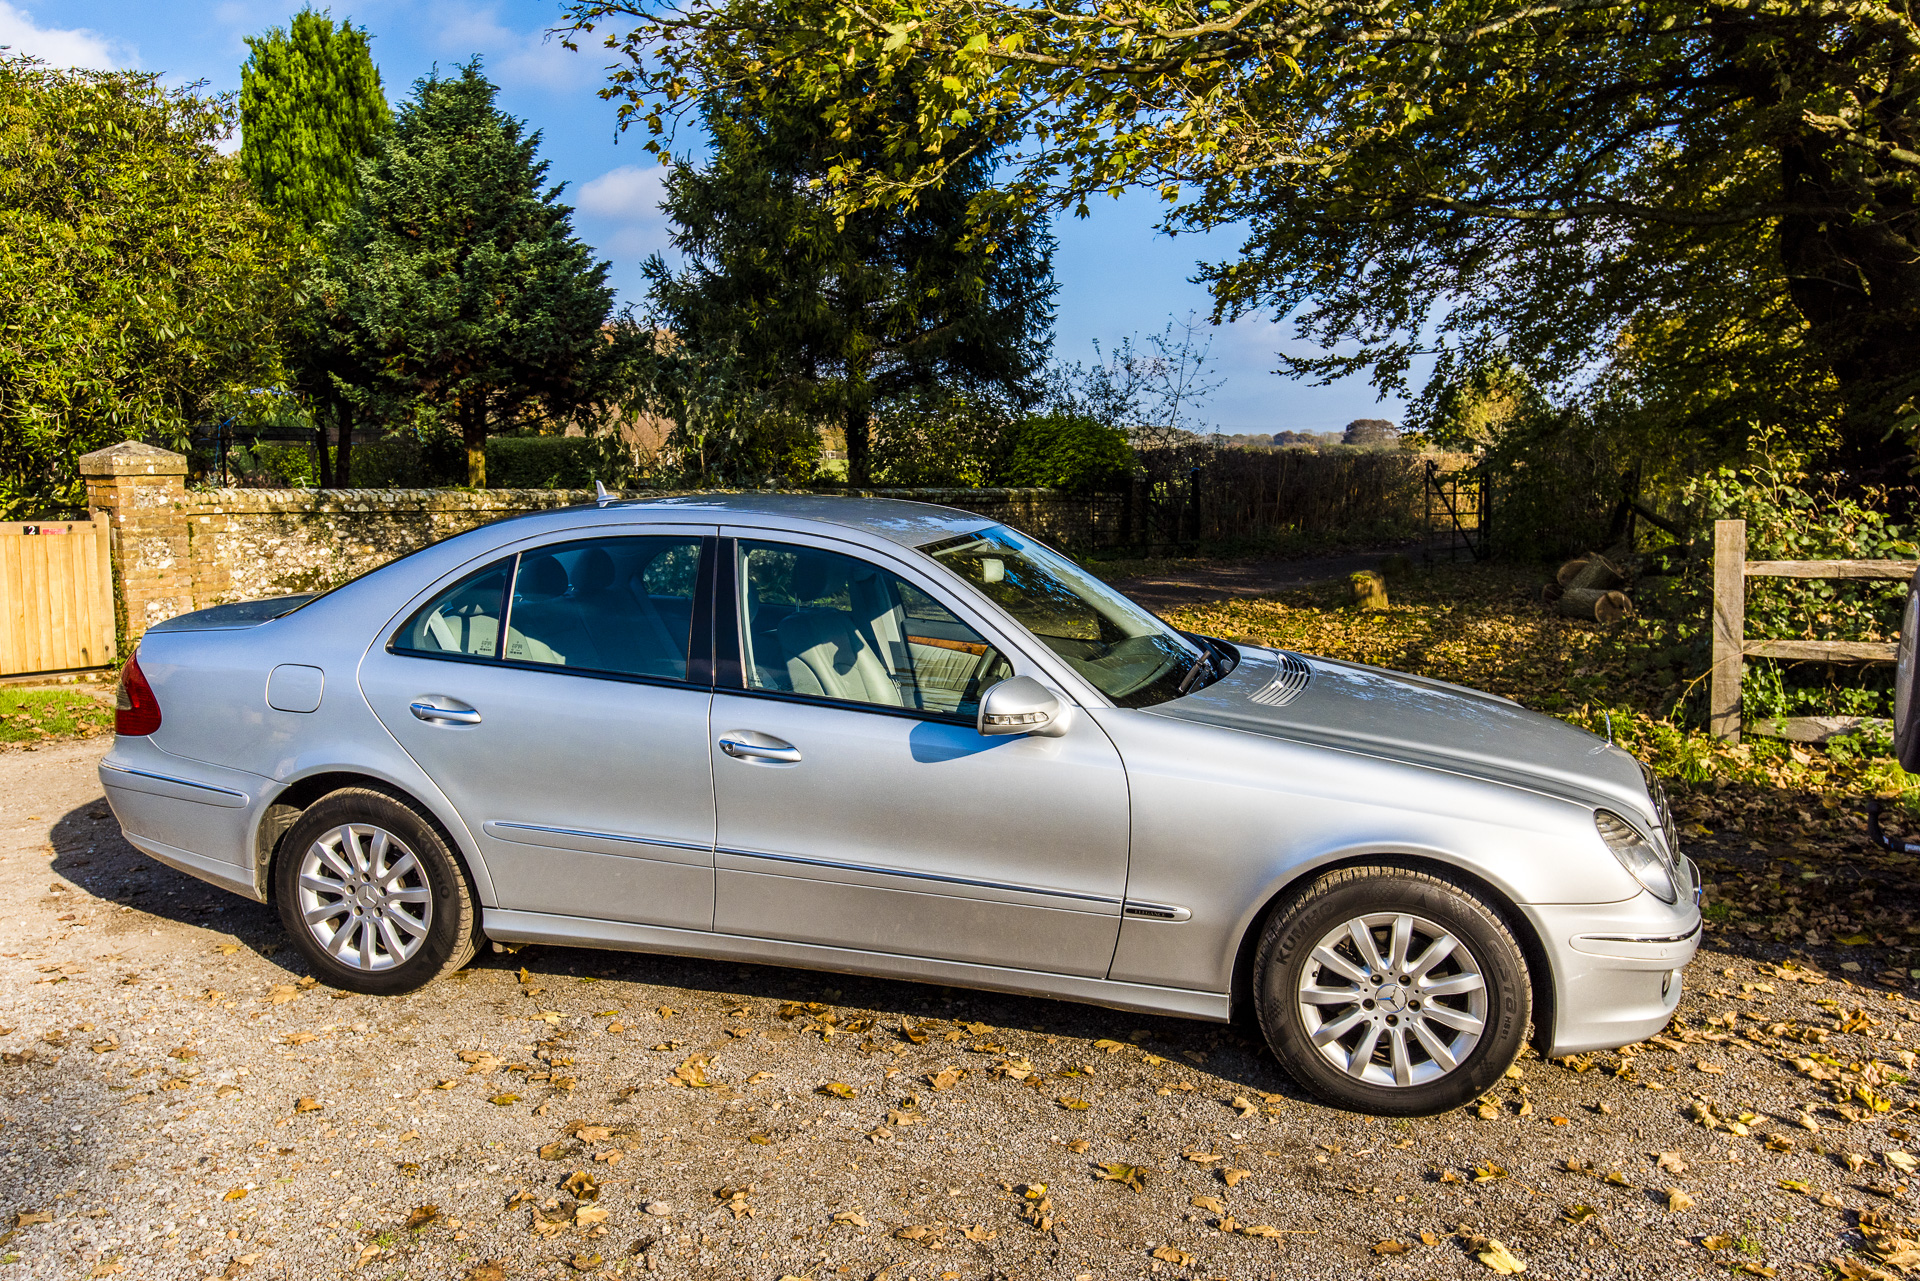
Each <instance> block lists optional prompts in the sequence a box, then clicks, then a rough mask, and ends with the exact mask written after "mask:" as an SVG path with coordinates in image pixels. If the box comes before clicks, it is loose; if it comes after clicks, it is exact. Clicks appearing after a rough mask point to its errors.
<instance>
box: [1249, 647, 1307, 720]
mask: <svg viewBox="0 0 1920 1281" xmlns="http://www.w3.org/2000/svg"><path fill="white" fill-rule="evenodd" d="M1275 669H1276V670H1275V671H1274V674H1273V679H1272V680H1270V681H1268V682H1267V683H1266V684H1265V685H1263V686H1261V687H1260V688H1259V689H1258V690H1256V691H1255V692H1254V693H1252V694H1249V695H1248V696H1247V697H1248V699H1249V701H1251V702H1255V703H1259V704H1261V705H1262V706H1265V707H1285V706H1286V705H1287V704H1288V703H1291V702H1292V701H1293V700H1294V699H1296V698H1298V697H1300V695H1301V693H1302V692H1303V691H1305V689H1306V688H1307V686H1308V685H1309V684H1311V683H1312V681H1313V668H1312V667H1310V666H1308V664H1307V660H1306V659H1304V658H1302V657H1300V655H1298V654H1290V653H1288V652H1287V651H1286V650H1284V649H1283V650H1281V651H1280V655H1279V658H1278V659H1277V660H1276V662H1275Z"/></svg>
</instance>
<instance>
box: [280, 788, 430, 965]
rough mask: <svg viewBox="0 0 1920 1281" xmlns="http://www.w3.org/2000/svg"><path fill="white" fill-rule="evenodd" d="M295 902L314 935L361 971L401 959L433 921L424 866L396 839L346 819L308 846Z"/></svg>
mask: <svg viewBox="0 0 1920 1281" xmlns="http://www.w3.org/2000/svg"><path fill="white" fill-rule="evenodd" d="M299 900H300V916H301V919H302V920H303V921H305V922H306V926H307V930H308V932H309V933H310V934H311V935H312V936H313V938H314V939H315V941H317V942H318V943H319V944H320V946H321V947H322V948H323V949H324V950H325V951H326V952H327V954H328V955H330V956H332V957H333V958H334V959H335V960H337V961H339V962H340V963H341V964H342V965H347V966H351V967H353V968H355V969H359V970H365V971H379V970H390V969H393V968H394V967H395V966H399V965H404V964H405V963H406V962H407V961H408V960H410V959H412V957H413V956H414V954H415V953H417V952H418V951H419V950H420V948H421V947H422V946H423V945H424V944H425V943H426V941H427V931H428V929H429V928H430V927H431V926H432V924H433V891H432V886H431V885H430V884H429V883H428V881H427V874H426V868H425V867H424V865H423V864H422V863H421V861H420V860H419V859H418V858H416V857H414V853H413V851H412V850H410V849H408V848H407V846H406V843H405V842H403V841H402V840H401V839H400V838H399V837H397V836H395V835H394V834H393V833H392V832H389V831H387V830H386V829H385V828H383V827H379V826H376V825H374V824H371V823H343V824H341V825H340V826H339V827H335V828H332V829H330V830H329V831H327V832H324V833H322V834H321V835H320V836H319V837H318V838H316V839H315V840H314V842H313V843H312V844H311V845H309V846H308V847H307V852H306V854H305V855H304V856H303V857H302V859H301V861H300V874H299Z"/></svg>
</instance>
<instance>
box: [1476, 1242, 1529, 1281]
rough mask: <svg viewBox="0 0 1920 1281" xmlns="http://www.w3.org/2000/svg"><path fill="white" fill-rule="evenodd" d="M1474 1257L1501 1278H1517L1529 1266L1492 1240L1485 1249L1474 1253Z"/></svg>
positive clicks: (1499, 1243)
mask: <svg viewBox="0 0 1920 1281" xmlns="http://www.w3.org/2000/svg"><path fill="white" fill-rule="evenodd" d="M1473 1257H1474V1258H1476V1259H1478V1260H1480V1262H1481V1263H1483V1264H1485V1265H1486V1266H1487V1270H1488V1271H1490V1272H1497V1273H1499V1274H1500V1275H1501V1276H1516V1275H1518V1274H1519V1273H1522V1272H1525V1271H1526V1270H1527V1265H1526V1264H1525V1263H1523V1262H1522V1261H1521V1260H1519V1259H1517V1258H1515V1257H1514V1255H1513V1252H1512V1251H1511V1250H1509V1249H1507V1247H1506V1246H1505V1245H1503V1244H1502V1243H1501V1242H1499V1241H1497V1240H1493V1239H1491V1238H1489V1239H1488V1240H1487V1242H1486V1245H1485V1246H1484V1247H1483V1248H1481V1249H1479V1250H1476V1251H1475V1252H1474V1256H1473Z"/></svg>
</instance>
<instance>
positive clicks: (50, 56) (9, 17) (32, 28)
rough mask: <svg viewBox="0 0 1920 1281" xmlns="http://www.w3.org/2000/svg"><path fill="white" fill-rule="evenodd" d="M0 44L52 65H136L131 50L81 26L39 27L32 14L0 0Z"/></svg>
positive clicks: (107, 68) (96, 66)
mask: <svg viewBox="0 0 1920 1281" xmlns="http://www.w3.org/2000/svg"><path fill="white" fill-rule="evenodd" d="M0 45H7V46H8V47H9V48H10V50H11V51H12V52H14V53H30V54H32V55H33V56H34V57H36V58H41V59H44V60H45V61H47V62H49V63H51V64H53V65H54V66H56V67H92V68H95V69H97V70H102V71H107V70H111V69H113V68H115V67H126V66H133V65H136V64H137V61H138V59H136V58H135V57H134V55H133V51H132V50H131V49H128V48H126V47H125V46H124V45H122V44H121V43H120V42H119V41H118V40H114V39H111V38H110V37H108V36H104V35H101V34H100V33H99V32H98V31H89V30H87V29H86V28H84V27H43V26H41V25H40V24H39V23H37V22H35V21H34V20H33V15H32V14H30V13H28V12H27V11H26V10H25V9H22V8H20V7H19V6H17V5H13V4H9V3H7V0H0Z"/></svg>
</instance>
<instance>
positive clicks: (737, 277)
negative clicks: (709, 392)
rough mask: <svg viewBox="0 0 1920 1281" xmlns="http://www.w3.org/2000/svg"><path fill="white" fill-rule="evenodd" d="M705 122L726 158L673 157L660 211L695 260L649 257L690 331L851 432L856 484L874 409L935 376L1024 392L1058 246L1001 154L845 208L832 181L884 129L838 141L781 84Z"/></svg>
mask: <svg viewBox="0 0 1920 1281" xmlns="http://www.w3.org/2000/svg"><path fill="white" fill-rule="evenodd" d="M776 79H777V77H776ZM763 90H764V86H763ZM703 118H704V120H705V123H706V126H707V129H708V131H709V133H710V134H711V136H712V139H713V155H712V158H711V160H710V161H709V162H708V163H707V164H705V165H704V166H696V165H694V164H692V163H691V162H682V163H679V164H676V165H675V166H674V168H673V172H672V174H671V176H670V177H669V178H668V180H667V196H666V200H665V201H664V202H663V206H662V207H663V208H664V209H665V210H666V212H667V214H668V215H669V216H670V217H671V218H672V219H673V221H674V223H675V230H674V232H673V243H674V245H675V246H676V247H677V248H678V249H679V250H680V251H681V252H682V253H683V254H684V255H685V258H686V265H685V267H684V268H683V269H682V270H681V271H679V272H677V273H676V272H673V271H671V270H670V269H669V268H668V267H667V265H666V263H665V262H664V261H663V260H662V259H661V258H659V257H658V256H657V255H656V256H655V257H654V258H653V259H652V260H651V261H650V262H649V263H648V264H647V274H648V277H649V279H650V280H651V281H652V296H653V302H654V306H655V307H656V309H657V310H658V314H659V319H660V321H661V322H662V323H663V324H664V325H666V326H667V327H668V328H669V329H670V330H671V331H672V332H673V334H674V335H675V337H676V339H677V340H679V341H680V342H683V343H685V344H686V345H687V346H689V347H691V348H695V349H700V348H708V347H712V346H714V345H716V344H736V345H737V352H738V358H739V360H740V362H741V365H742V367H743V372H745V373H746V374H747V376H748V377H749V378H751V379H752V380H754V381H755V382H757V383H758V385H760V386H761V387H763V388H764V389H766V390H767V391H768V392H769V393H770V394H771V395H773V396H774V397H775V399H776V400H778V401H779V402H780V403H781V404H783V405H785V406H787V407H788V408H789V409H791V410H793V411H794V412H796V413H798V414H800V415H801V416H803V417H807V418H811V419H814V420H817V421H832V422H837V423H840V424H842V425H844V427H845V430H846V439H847V459H848V471H849V479H850V480H851V481H852V483H854V484H856V485H863V484H867V483H869V482H870V480H871V479H872V477H873V473H874V468H873V466H872V460H871V458H870V452H869V451H870V446H871V437H872V430H871V429H872V423H873V419H874V415H875V412H876V407H877V406H883V405H885V404H887V403H888V402H890V401H893V400H898V399H900V398H902V397H906V396H909V395H910V394H918V393H926V392H929V391H930V390H931V389H932V388H933V387H934V386H935V385H936V384H941V385H943V386H944V387H945V388H946V389H947V390H949V391H956V392H957V391H966V390H972V391H982V390H985V389H995V390H997V391H998V392H999V393H1001V394H1003V395H1004V394H1012V395H1014V396H1016V397H1017V396H1018V395H1020V394H1022V389H1023V388H1024V387H1025V386H1026V385H1027V384H1028V382H1029V381H1030V380H1031V379H1032V377H1033V375H1034V374H1035V373H1036V372H1037V371H1038V370H1039V369H1040V367H1041V364H1042V362H1043V361H1044V358H1045V351H1046V346H1047V340H1048V336H1049V331H1050V328H1051V325H1052V318H1053V308H1052V297H1053V293H1054V289H1055V286H1054V283H1053V277H1052V252H1053V238H1052V235H1051V234H1050V233H1049V232H1048V230H1047V228H1046V226H1045V223H1044V222H1043V221H1041V220H1039V219H1037V218H1035V217H1032V216H1030V215H1028V214H1026V213H1023V212H1021V211H1019V210H1015V209H1010V208H1009V207H1007V206H1006V205H1005V204H1004V202H1002V201H1000V200H998V199H997V193H996V192H994V190H993V188H992V177H993V162H992V158H991V155H990V154H989V153H987V152H984V151H982V152H978V153H976V154H975V155H974V157H973V158H972V159H971V160H970V161H969V163H967V164H965V165H962V166H956V167H954V168H952V169H951V170H949V171H948V172H947V173H946V174H944V175H943V181H942V183H941V185H940V186H938V187H936V188H930V189H928V190H927V191H926V192H924V193H923V194H922V196H921V198H920V199H919V200H918V201H916V202H915V203H914V204H913V205H911V206H909V207H901V206H899V205H876V206H873V207H868V208H860V209H852V210H847V209H841V208H837V207H836V206H835V204H834V203H833V202H832V199H831V196H832V192H833V188H834V184H835V182H836V174H837V173H839V172H840V171H841V170H842V169H843V168H844V167H845V166H847V165H849V164H852V163H855V162H856V161H861V160H865V161H874V160H876V159H877V157H878V156H879V153H880V151H881V150H882V149H883V148H884V147H885V146H886V145H887V137H888V135H887V132H886V130H885V129H884V128H882V127H879V126H877V125H872V124H863V125H862V127H861V128H860V129H859V130H857V131H854V132H853V133H851V134H848V135H837V134H836V131H835V129H834V127H833V123H832V121H831V119H830V118H829V117H828V116H827V114H826V113H824V112H823V111H822V110H820V109H819V107H818V106H817V105H815V104H812V103H809V102H806V101H804V100H790V99H787V98H784V97H781V96H780V95H779V94H778V92H777V90H770V91H762V92H756V94H755V95H754V96H753V97H751V98H744V97H741V96H740V95H725V96H722V95H718V94H716V95H714V96H713V97H711V98H710V99H708V100H707V101H706V102H705V103H704V104H703Z"/></svg>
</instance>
